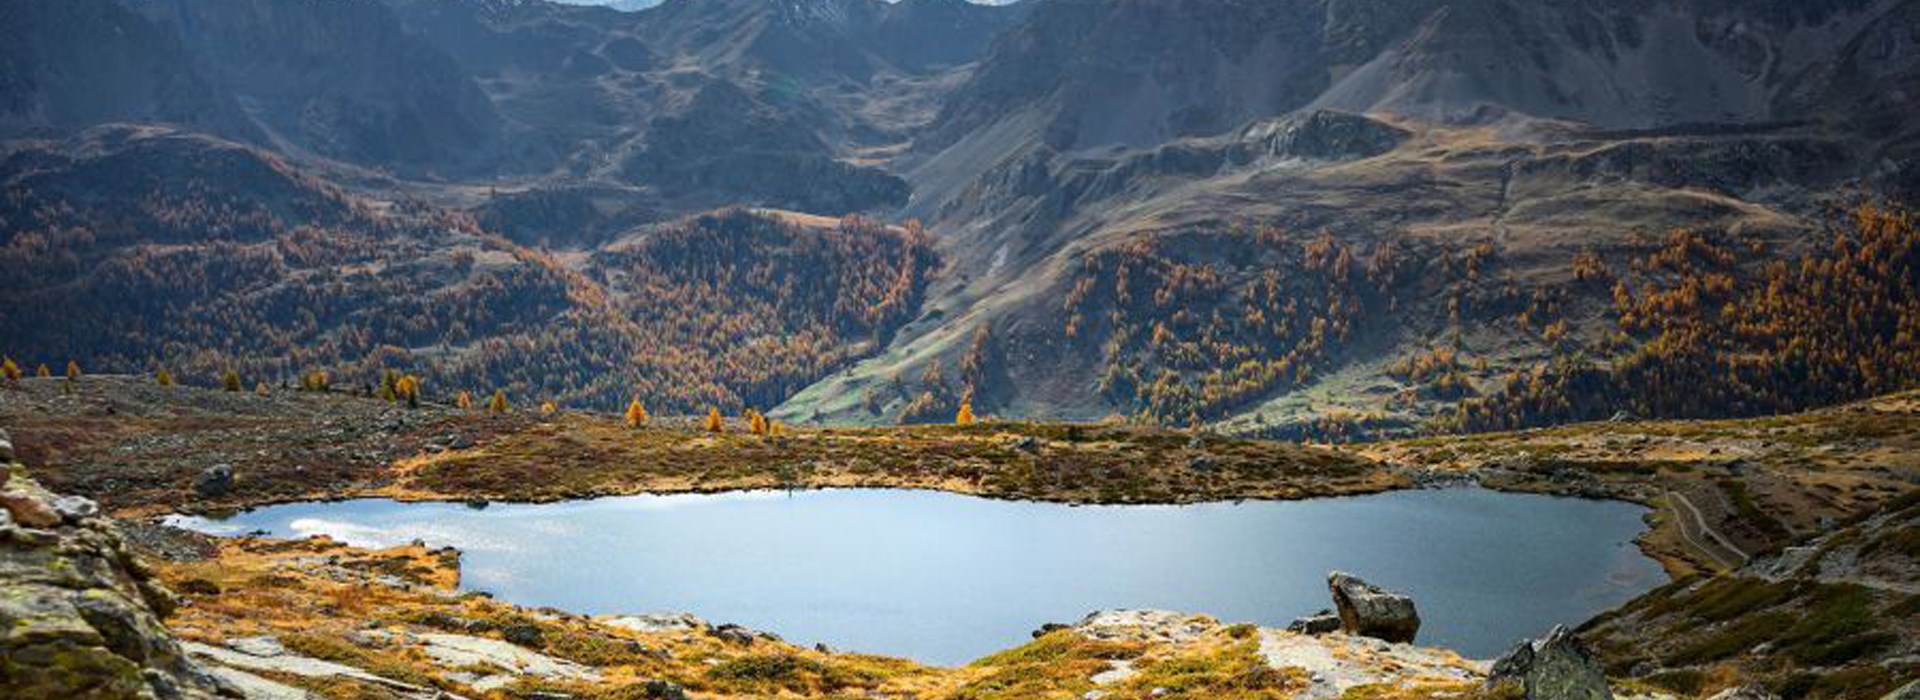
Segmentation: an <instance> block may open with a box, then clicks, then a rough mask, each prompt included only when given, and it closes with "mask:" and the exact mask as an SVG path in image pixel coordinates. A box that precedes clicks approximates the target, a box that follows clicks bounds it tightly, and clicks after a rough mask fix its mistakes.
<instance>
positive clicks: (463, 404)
mask: <svg viewBox="0 0 1920 700" xmlns="http://www.w3.org/2000/svg"><path fill="white" fill-rule="evenodd" d="M453 405H455V406H458V407H460V410H462V411H465V410H470V409H472V408H473V394H472V393H470V392H466V391H462V392H460V395H459V396H456V397H454V398H453Z"/></svg>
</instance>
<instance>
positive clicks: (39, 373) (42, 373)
mask: <svg viewBox="0 0 1920 700" xmlns="http://www.w3.org/2000/svg"><path fill="white" fill-rule="evenodd" d="M33 376H36V377H39V378H41V379H45V378H47V377H51V376H53V370H52V369H50V368H48V367H47V363H45V362H42V363H40V368H39V369H36V370H34V371H33Z"/></svg>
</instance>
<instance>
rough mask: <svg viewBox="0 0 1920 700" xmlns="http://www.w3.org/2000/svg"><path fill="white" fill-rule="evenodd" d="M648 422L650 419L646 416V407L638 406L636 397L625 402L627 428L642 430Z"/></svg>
mask: <svg viewBox="0 0 1920 700" xmlns="http://www.w3.org/2000/svg"><path fill="white" fill-rule="evenodd" d="M648 420H651V419H650V418H649V417H648V416H647V407H645V406H642V405H640V399H639V398H638V397H635V398H634V400H632V401H629V402H627V427H629V428H644V427H646V426H647V421H648Z"/></svg>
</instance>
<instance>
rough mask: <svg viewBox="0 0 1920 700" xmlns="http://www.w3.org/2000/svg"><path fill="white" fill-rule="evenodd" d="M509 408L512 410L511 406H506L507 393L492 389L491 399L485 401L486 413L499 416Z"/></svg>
mask: <svg viewBox="0 0 1920 700" xmlns="http://www.w3.org/2000/svg"><path fill="white" fill-rule="evenodd" d="M510 408H512V406H509V405H507V392H506V391H505V390H503V389H494V390H493V398H491V399H487V412H488V413H492V414H494V415H500V414H504V413H506V412H507V410H508V409H510Z"/></svg>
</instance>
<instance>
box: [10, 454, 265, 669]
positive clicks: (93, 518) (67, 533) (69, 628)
mask: <svg viewBox="0 0 1920 700" xmlns="http://www.w3.org/2000/svg"><path fill="white" fill-rule="evenodd" d="M0 439H4V438H3V437H0ZM5 467H6V469H8V470H9V471H7V472H5V475H6V477H7V478H6V480H5V489H4V491H0V507H4V510H0V697H9V698H79V697H85V698H161V699H167V698H211V697H214V696H216V695H220V694H222V693H221V690H222V688H223V687H224V686H223V685H222V684H221V683H220V682H219V681H217V680H215V679H214V678H213V677H212V676H209V675H208V674H206V673H205V672H204V671H202V670H201V669H200V668H199V667H197V666H196V665H194V664H193V663H192V662H190V661H188V659H187V657H186V654H185V653H183V652H182V651H181V648H180V645H179V644H178V643H176V642H175V641H174V639H173V637H172V636H171V635H170V634H169V633H168V631H167V629H166V627H165V626H164V625H162V624H161V618H162V617H164V616H166V615H167V614H168V612H170V611H171V609H172V607H173V604H174V599H173V596H172V594H171V593H169V592H168V591H167V590H166V589H164V588H161V587H160V586H159V585H158V584H156V583H155V582H154V581H153V580H152V573H151V572H150V570H148V569H147V568H146V567H145V565H144V564H142V563H141V562H140V561H138V560H137V559H135V558H134V555H133V554H132V553H131V552H130V551H129V550H128V549H127V546H126V544H125V542H124V541H123V540H122V539H121V537H120V534H119V532H118V531H117V530H116V529H115V528H114V526H113V525H112V523H111V522H110V521H108V520H107V519H105V518H101V517H99V516H98V512H99V511H98V508H97V507H96V506H95V505H94V504H93V502H92V501H89V500H87V499H84V498H77V497H64V498H63V497H59V496H56V495H54V494H52V493H50V492H48V491H47V490H46V489H44V488H41V487H40V485H39V484H37V483H34V482H33V481H32V480H31V479H28V478H27V477H26V475H25V472H24V471H23V468H22V467H20V466H19V465H5ZM232 693H233V691H231V690H229V691H227V693H226V694H229V695H230V694H232Z"/></svg>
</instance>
